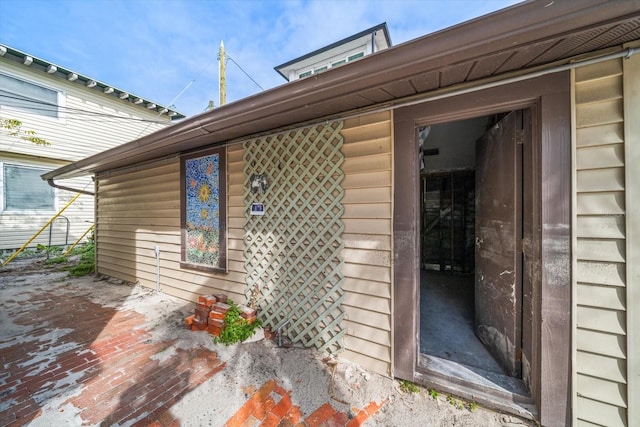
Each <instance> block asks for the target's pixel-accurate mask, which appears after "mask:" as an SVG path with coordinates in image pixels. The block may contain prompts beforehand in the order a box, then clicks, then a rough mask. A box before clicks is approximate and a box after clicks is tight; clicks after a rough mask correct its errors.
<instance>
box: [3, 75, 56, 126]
mask: <svg viewBox="0 0 640 427" xmlns="http://www.w3.org/2000/svg"><path fill="white" fill-rule="evenodd" d="M59 95H60V93H59V92H58V91H56V90H53V89H49V88H46V87H44V86H40V85H37V84H34V83H29V82H27V81H24V80H21V79H18V78H15V77H11V76H8V75H6V74H1V73H0V105H1V106H5V107H10V108H14V109H17V110H22V111H26V112H28V113H31V114H37V115H39V116H45V117H54V118H58V117H60V114H59V113H60V109H59V105H60V103H59V99H58V96H59Z"/></svg>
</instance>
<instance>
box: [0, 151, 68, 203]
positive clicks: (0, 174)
mask: <svg viewBox="0 0 640 427" xmlns="http://www.w3.org/2000/svg"><path fill="white" fill-rule="evenodd" d="M5 165H9V166H17V167H21V168H29V169H49V170H53V169H50V168H48V167H47V166H42V165H33V164H28V163H24V162H19V161H2V160H0V214H4V215H33V216H37V215H54V214H55V213H56V212H58V210H59V209H60V206H59V198H58V189H57V188H54V189H53V209H48V210H35V209H17V210H5V208H4V166H5Z"/></svg>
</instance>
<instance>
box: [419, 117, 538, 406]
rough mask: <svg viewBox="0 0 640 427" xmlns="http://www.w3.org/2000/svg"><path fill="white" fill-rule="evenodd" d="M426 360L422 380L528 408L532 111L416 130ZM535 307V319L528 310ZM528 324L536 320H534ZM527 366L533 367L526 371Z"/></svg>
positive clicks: (421, 359) (423, 356)
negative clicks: (480, 391)
mask: <svg viewBox="0 0 640 427" xmlns="http://www.w3.org/2000/svg"><path fill="white" fill-rule="evenodd" d="M416 133H417V140H418V142H419V147H420V148H419V151H418V155H419V156H420V159H419V161H418V162H417V163H418V165H419V168H420V184H421V185H420V189H421V191H420V200H419V206H420V226H419V228H420V242H421V245H420V276H419V277H420V298H419V299H420V314H419V318H420V321H419V334H420V339H419V341H420V344H419V346H420V357H419V359H418V366H419V367H420V368H423V369H424V370H425V371H426V372H430V373H433V374H436V375H442V376H446V377H449V378H455V380H456V381H458V382H460V383H465V384H469V385H470V386H472V387H473V386H477V387H482V388H484V389H489V390H492V391H493V392H494V393H495V394H496V395H504V396H509V397H510V398H513V399H515V400H517V401H521V402H529V401H531V390H530V383H529V379H528V373H529V371H530V369H529V368H528V360H530V359H531V355H530V354H529V352H530V351H531V345H530V344H529V343H530V342H531V339H532V337H531V336H530V334H531V327H530V326H527V325H525V324H524V321H525V319H524V315H523V313H524V312H525V311H529V310H530V309H531V307H532V301H531V296H532V292H531V290H530V289H528V286H530V284H531V283H532V280H531V278H527V277H525V275H526V274H527V273H525V272H530V271H532V270H531V268H528V267H530V266H527V265H526V264H527V262H528V261H527V259H525V257H524V255H523V245H522V241H523V239H524V237H525V236H527V235H530V234H532V233H533V230H528V231H527V230H525V228H524V227H525V226H528V227H531V225H532V221H531V218H529V217H530V215H531V213H532V212H533V207H532V205H531V204H532V195H531V194H530V191H529V190H528V187H526V186H525V185H524V183H525V182H526V181H527V180H528V179H529V178H527V177H525V175H526V174H525V170H526V169H528V168H527V167H526V165H527V164H528V163H530V160H528V159H527V158H526V156H525V155H524V153H525V149H523V148H524V147H525V146H526V145H527V143H528V144H530V143H531V141H532V137H531V134H532V127H531V110H529V109H524V110H515V111H509V112H504V113H499V114H492V115H487V116H481V117H476V118H471V119H466V120H460V121H454V122H446V123H439V124H429V123H426V124H421V125H418V126H417V128H416ZM525 308H529V310H525ZM526 321H529V322H530V321H531V319H530V318H528V319H527V320H526ZM525 365H527V366H525Z"/></svg>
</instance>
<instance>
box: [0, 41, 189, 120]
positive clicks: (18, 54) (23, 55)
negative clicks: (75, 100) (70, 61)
mask: <svg viewBox="0 0 640 427" xmlns="http://www.w3.org/2000/svg"><path fill="white" fill-rule="evenodd" d="M0 46H1V47H4V48H6V52H5V53H4V54H3V55H1V56H7V54H9V55H11V56H14V57H16V58H19V59H24V58H26V57H30V58H31V59H32V61H33V64H37V65H39V66H41V67H44V68H45V69H46V68H47V67H49V66H53V67H55V70H56V71H59V72H60V73H62V74H64V75H65V77H66V78H67V79H68V78H69V76H70V75H76V78H75V79H74V81H75V80H77V81H79V82H82V83H83V84H84V85H85V88H86V89H87V90H90V88H89V87H87V86H86V84H87V82H91V81H93V82H95V83H96V84H95V87H97V88H99V89H100V90H102V91H104V90H105V89H106V88H112V89H113V91H112V92H113V93H116V94H118V95H120V94H128V95H129V97H131V98H136V99H140V100H142V103H141V104H140V105H142V106H144V107H145V108H146V106H147V105H150V104H155V105H157V107H158V108H159V109H160V110H163V109H166V110H167V113H169V112H174V113H175V115H173V116H169V117H170V119H171V120H177V119H183V118H185V117H186V116H185V115H184V114H182V113H180V112H178V111H176V110H175V109H174V108H169V107H168V106H164V105H161V104H158V103H157V102H153V101H151V100H149V99H147V98H143V97H140V96H137V95H135V94H133V93H131V92H129V91H126V90H123V89H119V88H117V87H116V86H113V85H110V84H107V83H104V82H101V81H99V80H96V79H94V78H91V77H89V76H86V75H84V74H80V73H78V72H76V71H73V70H70V69H69V68H66V67H61V66H59V65H56V64H54V63H53V62H49V61H45V60H44V59H42V58H38V57H36V56H33V55H31V54H29V53H25V52H22V51H21V50H18V49H15V48H13V47H11V46H7V45H6V44H2V45H0ZM9 60H10V59H9ZM16 63H18V62H16ZM28 68H29V69H31V70H34V69H33V68H30V67H28ZM34 71H37V70H34Z"/></svg>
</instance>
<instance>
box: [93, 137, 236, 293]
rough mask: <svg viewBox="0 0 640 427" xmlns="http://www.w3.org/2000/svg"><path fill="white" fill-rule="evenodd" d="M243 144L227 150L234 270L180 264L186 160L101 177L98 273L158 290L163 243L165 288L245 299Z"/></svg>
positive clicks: (230, 252) (229, 244) (230, 261)
mask: <svg viewBox="0 0 640 427" xmlns="http://www.w3.org/2000/svg"><path fill="white" fill-rule="evenodd" d="M242 155H243V149H242V145H234V146H232V147H228V148H227V174H228V181H227V182H228V184H227V185H228V187H227V213H228V217H227V218H228V219H227V226H228V234H227V237H228V242H227V247H228V273H227V274H221V273H220V274H214V273H204V272H201V271H196V270H188V269H182V268H181V267H180V159H179V158H177V157H176V158H172V159H169V160H165V161H161V162H156V163H153V164H150V165H147V166H141V167H139V168H135V169H128V170H126V171H120V172H113V173H106V174H100V175H98V177H97V180H96V181H97V185H96V187H97V191H98V193H97V194H98V196H97V203H96V205H97V229H96V237H97V239H96V241H97V248H96V254H97V271H98V273H100V274H105V275H108V276H112V277H117V278H120V279H123V280H127V281H130V282H137V281H139V282H140V284H141V285H143V286H146V287H150V288H154V289H155V288H156V287H157V275H156V258H155V253H154V247H155V246H156V245H157V246H159V247H160V256H159V259H160V261H159V264H160V281H159V283H160V290H161V291H162V292H164V293H167V294H169V295H173V296H176V297H179V298H182V299H185V300H189V301H197V298H198V295H202V294H211V293H214V292H225V293H227V294H228V295H229V297H230V298H231V299H233V300H234V301H236V302H244V298H245V297H244V284H245V272H244V258H243V250H244V230H243V224H244V202H243V182H244V181H243V179H244V178H243V163H244V162H243V160H242Z"/></svg>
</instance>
